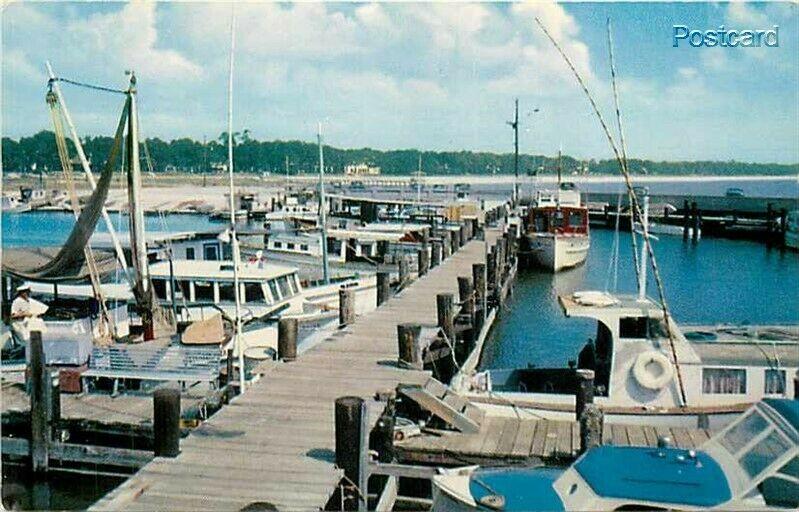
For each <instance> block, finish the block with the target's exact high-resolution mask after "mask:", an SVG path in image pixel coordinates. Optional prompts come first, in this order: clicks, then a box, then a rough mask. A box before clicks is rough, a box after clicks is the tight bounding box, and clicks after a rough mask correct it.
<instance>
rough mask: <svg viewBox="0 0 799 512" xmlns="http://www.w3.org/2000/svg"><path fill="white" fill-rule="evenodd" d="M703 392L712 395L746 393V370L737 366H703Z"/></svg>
mask: <svg viewBox="0 0 799 512" xmlns="http://www.w3.org/2000/svg"><path fill="white" fill-rule="evenodd" d="M702 393H705V394H711V395H744V394H746V370H744V369H737V368H703V369H702Z"/></svg>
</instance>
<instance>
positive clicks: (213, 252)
mask: <svg viewBox="0 0 799 512" xmlns="http://www.w3.org/2000/svg"><path fill="white" fill-rule="evenodd" d="M203 259H205V260H209V261H217V260H218V259H219V244H203Z"/></svg>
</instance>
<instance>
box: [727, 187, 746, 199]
mask: <svg viewBox="0 0 799 512" xmlns="http://www.w3.org/2000/svg"><path fill="white" fill-rule="evenodd" d="M724 195H725V197H746V193H745V192H744V190H743V189H742V188H739V187H730V188H728V189H727V191H726V192H725V193H724Z"/></svg>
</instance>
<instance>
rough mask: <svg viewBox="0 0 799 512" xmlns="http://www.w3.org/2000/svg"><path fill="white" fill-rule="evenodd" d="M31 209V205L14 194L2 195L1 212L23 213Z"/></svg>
mask: <svg viewBox="0 0 799 512" xmlns="http://www.w3.org/2000/svg"><path fill="white" fill-rule="evenodd" d="M30 210H31V205H30V204H28V203H26V202H24V201H22V200H20V198H18V197H16V196H7V195H4V196H3V197H2V211H3V213H24V212H28V211H30Z"/></svg>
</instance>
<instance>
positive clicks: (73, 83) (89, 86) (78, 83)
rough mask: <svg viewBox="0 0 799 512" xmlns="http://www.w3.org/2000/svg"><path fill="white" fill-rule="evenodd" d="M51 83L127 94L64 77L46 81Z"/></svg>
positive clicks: (123, 91) (120, 90) (122, 91)
mask: <svg viewBox="0 0 799 512" xmlns="http://www.w3.org/2000/svg"><path fill="white" fill-rule="evenodd" d="M53 82H64V83H65V84H71V85H75V86H78V87H85V88H86V89H92V90H95V91H102V92H111V93H114V94H127V91H125V90H123V89H114V88H113V87H105V86H102V85H94V84H87V83H86V82H78V81H77V80H70V79H69V78H64V77H60V76H57V77H54V78H51V79H49V80H48V83H49V84H52V83H53Z"/></svg>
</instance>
